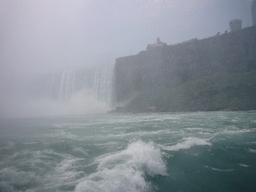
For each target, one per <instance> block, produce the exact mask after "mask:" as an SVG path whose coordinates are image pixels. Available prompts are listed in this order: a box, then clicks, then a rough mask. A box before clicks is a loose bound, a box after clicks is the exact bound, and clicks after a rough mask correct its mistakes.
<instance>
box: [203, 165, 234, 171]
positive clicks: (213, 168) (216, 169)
mask: <svg viewBox="0 0 256 192" xmlns="http://www.w3.org/2000/svg"><path fill="white" fill-rule="evenodd" d="M205 167H206V168H211V169H212V170H213V171H221V172H230V171H234V169H218V168H215V167H209V166H205Z"/></svg>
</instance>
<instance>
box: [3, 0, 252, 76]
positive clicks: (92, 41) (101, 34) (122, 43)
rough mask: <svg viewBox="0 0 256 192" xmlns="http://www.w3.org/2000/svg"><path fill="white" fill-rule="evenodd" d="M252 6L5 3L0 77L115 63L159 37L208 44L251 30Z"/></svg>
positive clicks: (220, 2)
mask: <svg viewBox="0 0 256 192" xmlns="http://www.w3.org/2000/svg"><path fill="white" fill-rule="evenodd" d="M251 2H252V0H121V1H120V0H108V1H104V0H54V1H52V0H36V1H31V0H8V1H7V0H0V70H1V72H0V75H1V77H2V78H5V77H6V76H10V75H17V74H29V73H39V72H40V73H41V72H48V71H56V70H65V69H70V68H76V67H83V66H87V65H95V64H104V63H110V62H115V59H116V58H118V57H122V56H128V55H135V54H138V53H139V52H140V51H142V50H145V49H146V47H147V44H149V43H154V42H155V41H156V38H157V37H159V38H160V40H161V41H163V42H165V43H167V44H168V45H170V44H176V43H180V42H182V41H186V40H189V39H192V38H198V39H202V38H206V37H210V36H214V35H215V34H217V33H218V32H220V33H224V32H225V30H228V31H229V30H230V29H229V23H228V22H229V21H230V20H232V19H242V21H243V24H242V25H243V27H248V26H251V25H252V18H251Z"/></svg>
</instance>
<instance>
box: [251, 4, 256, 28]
mask: <svg viewBox="0 0 256 192" xmlns="http://www.w3.org/2000/svg"><path fill="white" fill-rule="evenodd" d="M251 8H252V24H253V25H256V0H253V1H252V7H251Z"/></svg>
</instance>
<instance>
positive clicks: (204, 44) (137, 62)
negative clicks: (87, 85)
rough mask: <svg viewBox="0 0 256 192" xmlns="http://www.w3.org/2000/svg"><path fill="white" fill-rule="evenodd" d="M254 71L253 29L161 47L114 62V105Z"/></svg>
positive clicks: (255, 41)
mask: <svg viewBox="0 0 256 192" xmlns="http://www.w3.org/2000/svg"><path fill="white" fill-rule="evenodd" d="M255 69H256V27H255V26H254V27H248V28H245V29H242V30H240V31H236V32H231V33H225V34H222V35H219V34H217V35H216V36H214V37H210V38H207V39H202V40H198V39H193V40H189V41H187V42H183V43H180V44H176V45H170V46H167V45H164V46H162V47H157V48H155V49H150V50H147V51H142V52H140V53H139V54H137V55H133V56H127V57H122V58H118V59H117V60H116V66H115V76H116V80H115V89H116V90H115V91H116V101H117V103H119V102H123V101H125V100H128V99H131V98H133V97H135V96H136V95H138V94H140V93H141V92H143V91H146V90H151V89H155V88H157V87H161V86H163V87H166V88H168V87H170V86H173V85H176V84H177V83H180V82H185V81H187V80H189V79H191V78H196V77H201V76H207V75H210V74H214V73H240V72H249V71H253V70H255Z"/></svg>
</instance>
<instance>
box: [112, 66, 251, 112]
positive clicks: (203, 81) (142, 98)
mask: <svg viewBox="0 0 256 192" xmlns="http://www.w3.org/2000/svg"><path fill="white" fill-rule="evenodd" d="M255 109H256V71H252V72H247V73H246V72H243V73H216V74H212V75H209V76H203V77H199V78H193V79H189V80H187V81H185V82H182V83H179V84H176V85H169V86H168V85H165V86H161V87H155V88H151V89H148V90H144V91H142V92H141V93H138V95H137V96H136V97H135V98H134V99H133V100H132V101H131V102H129V103H128V104H127V105H126V106H124V107H118V108H117V109H116V110H115V111H116V112H169V111H173V112H175V111H215V110H255Z"/></svg>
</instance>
